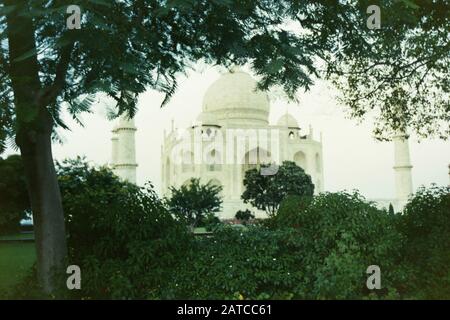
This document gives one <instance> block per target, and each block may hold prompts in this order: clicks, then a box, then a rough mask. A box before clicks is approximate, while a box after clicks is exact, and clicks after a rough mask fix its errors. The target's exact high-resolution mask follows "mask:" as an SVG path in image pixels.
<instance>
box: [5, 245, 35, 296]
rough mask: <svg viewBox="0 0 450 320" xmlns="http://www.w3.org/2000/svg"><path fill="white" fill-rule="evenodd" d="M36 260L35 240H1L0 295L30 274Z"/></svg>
mask: <svg viewBox="0 0 450 320" xmlns="http://www.w3.org/2000/svg"><path fill="white" fill-rule="evenodd" d="M8 239H10V238H8ZM35 261H36V251H35V246H34V242H11V243H7V242H0V297H1V296H4V295H5V293H7V292H9V291H10V290H11V289H12V288H13V287H14V286H15V285H17V284H18V283H19V282H20V281H21V280H22V279H23V278H24V277H25V276H26V275H27V274H28V272H29V270H30V268H31V266H32V265H33V264H34V262H35Z"/></svg>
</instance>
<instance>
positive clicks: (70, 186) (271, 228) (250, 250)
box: [16, 159, 450, 299]
mask: <svg viewBox="0 0 450 320" xmlns="http://www.w3.org/2000/svg"><path fill="white" fill-rule="evenodd" d="M58 175H59V180H60V184H61V187H62V188H61V191H62V196H63V203H64V208H65V212H66V213H67V216H66V223H67V230H68V234H69V238H68V243H69V248H70V250H69V253H70V261H69V263H71V264H77V265H79V266H80V267H81V270H82V289H81V290H80V291H77V290H75V291H71V292H66V295H68V296H69V297H72V298H77V299H78V298H89V299H174V298H177V299H391V298H402V299H403V298H405V299H417V298H419V299H435V298H438V299H449V298H450V281H449V263H450V261H449V258H450V243H449V239H450V229H449V225H450V224H449V221H450V217H449V210H448V208H449V201H450V200H449V191H450V190H449V188H439V187H435V186H433V187H431V188H428V189H425V188H423V189H420V190H419V191H418V193H417V194H416V195H415V196H414V197H412V198H411V199H410V201H409V203H408V205H407V206H406V208H405V210H404V212H403V214H392V213H389V211H387V210H380V209H378V208H377V207H376V206H375V205H374V204H373V203H370V202H368V201H366V200H365V199H364V198H363V197H362V196H361V195H360V194H358V193H357V192H351V193H350V192H338V193H323V194H320V195H318V196H315V197H312V198H311V197H307V198H304V197H299V196H290V197H287V198H286V199H285V200H283V201H282V204H281V207H280V210H279V211H278V213H277V215H275V216H274V217H272V218H270V219H268V220H266V221H265V222H264V223H263V224H261V225H255V226H246V227H242V228H235V227H233V226H227V225H221V226H219V227H218V228H216V229H215V232H214V233H213V235H212V236H208V237H195V236H194V235H193V234H192V233H190V232H188V230H189V227H188V226H187V225H185V224H183V223H181V222H179V221H177V220H175V219H174V218H173V217H172V215H171V214H170V213H169V211H168V210H167V209H166V208H165V207H164V204H163V202H162V201H161V200H160V199H159V198H158V197H157V196H156V194H155V193H154V191H153V189H152V188H151V186H148V187H147V188H139V187H136V186H134V185H131V184H128V183H125V182H122V181H120V180H118V178H117V177H115V176H114V175H113V174H112V173H111V172H110V171H109V170H108V169H106V168H92V167H90V166H88V165H87V164H86V163H85V162H83V161H81V160H80V159H78V160H74V161H67V162H65V163H63V164H60V165H59V166H58ZM370 265H378V266H379V267H380V269H381V286H382V288H381V289H380V290H368V289H367V287H366V281H367V278H368V274H366V270H367V267H368V266H370ZM28 281H29V282H27V283H24V284H22V285H21V286H20V287H19V288H18V290H16V292H17V293H20V294H22V296H23V292H28V291H29V290H27V289H26V288H29V287H30V286H32V287H33V286H34V284H33V281H34V280H33V278H32V277H30V278H29V279H28Z"/></svg>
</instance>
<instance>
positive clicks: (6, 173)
mask: <svg viewBox="0 0 450 320" xmlns="http://www.w3.org/2000/svg"><path fill="white" fill-rule="evenodd" d="M29 209H30V202H29V199H28V192H27V188H26V184H25V176H24V168H23V163H22V158H21V157H20V155H11V156H9V157H8V158H6V159H2V158H1V157H0V234H7V233H15V232H18V231H19V229H20V221H21V220H22V219H25V218H27V215H26V210H29Z"/></svg>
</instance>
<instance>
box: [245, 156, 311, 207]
mask: <svg viewBox="0 0 450 320" xmlns="http://www.w3.org/2000/svg"><path fill="white" fill-rule="evenodd" d="M261 167H262V168H265V167H268V165H261ZM261 167H260V168H258V169H256V168H253V169H250V170H248V171H247V172H245V177H244V187H245V190H244V192H243V193H242V196H241V198H242V200H244V202H245V203H250V204H251V205H252V206H254V207H256V208H258V209H260V210H265V211H266V212H267V214H269V215H270V216H273V215H274V214H275V213H276V212H277V210H278V208H279V206H280V203H281V201H282V200H283V199H284V198H285V197H286V196H288V195H298V196H309V197H310V196H312V195H313V193H314V184H313V183H312V182H311V177H310V176H309V175H308V174H306V173H305V171H304V170H303V169H302V168H301V167H299V166H297V165H296V164H295V162H292V161H283V164H282V165H281V166H280V167H279V168H278V172H277V173H276V174H274V175H262V174H261Z"/></svg>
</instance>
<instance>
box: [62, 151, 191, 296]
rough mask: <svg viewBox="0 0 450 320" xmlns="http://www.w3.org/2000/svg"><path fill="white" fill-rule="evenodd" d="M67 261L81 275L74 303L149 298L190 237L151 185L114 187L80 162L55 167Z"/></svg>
mask: <svg viewBox="0 0 450 320" xmlns="http://www.w3.org/2000/svg"><path fill="white" fill-rule="evenodd" d="M57 168H58V175H59V182H60V187H61V194H62V197H63V206H64V210H65V214H66V217H67V233H68V245H69V253H70V256H69V258H70V261H71V263H72V264H77V265H79V266H80V267H81V270H82V279H83V285H82V290H81V292H79V295H80V297H89V298H151V297H159V296H160V295H161V293H160V291H161V287H162V285H163V284H164V283H165V282H166V281H168V279H169V278H170V274H171V270H172V268H174V266H175V265H177V264H178V263H179V261H180V259H182V257H183V252H185V251H186V247H187V246H188V245H189V240H190V236H189V235H188V234H187V233H186V227H185V226H184V225H182V224H180V223H179V222H177V221H175V220H174V219H173V218H172V216H171V215H170V213H169V212H168V211H167V210H166V209H165V208H164V206H163V204H162V202H161V200H160V199H159V198H158V197H157V195H156V194H155V192H154V191H153V188H152V186H151V185H147V187H146V188H139V187H137V186H135V185H132V184H129V183H126V182H123V181H120V180H119V179H118V178H117V177H116V176H114V174H113V173H112V172H111V171H109V170H108V169H106V168H92V167H89V166H88V165H87V164H86V163H85V162H83V161H82V160H81V159H77V160H72V161H66V162H64V163H63V164H58V166H57Z"/></svg>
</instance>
